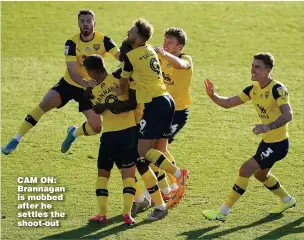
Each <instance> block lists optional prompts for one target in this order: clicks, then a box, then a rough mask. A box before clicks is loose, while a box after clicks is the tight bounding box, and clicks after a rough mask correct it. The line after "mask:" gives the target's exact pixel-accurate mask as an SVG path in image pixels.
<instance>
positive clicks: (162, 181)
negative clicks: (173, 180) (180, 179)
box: [149, 163, 170, 194]
mask: <svg viewBox="0 0 304 240" xmlns="http://www.w3.org/2000/svg"><path fill="white" fill-rule="evenodd" d="M149 166H150V168H151V169H152V170H153V172H154V174H155V176H156V177H157V181H158V183H157V184H158V187H159V188H160V190H163V189H165V191H166V192H164V193H165V194H169V192H168V191H167V190H169V191H170V186H169V184H168V181H167V178H166V174H165V171H164V170H162V169H160V168H158V167H156V166H155V165H154V164H153V163H151V164H150V165H149Z"/></svg>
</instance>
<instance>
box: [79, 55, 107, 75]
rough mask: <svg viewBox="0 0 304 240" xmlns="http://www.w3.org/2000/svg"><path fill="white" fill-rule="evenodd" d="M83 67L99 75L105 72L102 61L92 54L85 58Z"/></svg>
mask: <svg viewBox="0 0 304 240" xmlns="http://www.w3.org/2000/svg"><path fill="white" fill-rule="evenodd" d="M83 65H84V66H85V68H86V69H88V70H96V71H98V72H101V73H103V72H105V71H106V68H105V65H104V60H103V58H102V56H100V55H99V54H92V55H90V56H87V57H86V58H85V59H84V60H83Z"/></svg>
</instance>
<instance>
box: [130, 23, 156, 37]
mask: <svg viewBox="0 0 304 240" xmlns="http://www.w3.org/2000/svg"><path fill="white" fill-rule="evenodd" d="M134 25H135V26H136V27H137V33H138V35H139V36H140V37H142V38H143V39H144V40H145V41H148V40H149V39H150V37H151V36H152V34H153V31H154V28H153V26H152V25H151V23H149V21H148V20H146V19H144V18H139V19H137V20H136V21H135V22H134Z"/></svg>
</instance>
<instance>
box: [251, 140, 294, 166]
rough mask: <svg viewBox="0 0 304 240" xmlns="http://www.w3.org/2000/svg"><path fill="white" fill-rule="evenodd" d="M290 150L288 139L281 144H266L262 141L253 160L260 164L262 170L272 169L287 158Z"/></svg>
mask: <svg viewBox="0 0 304 240" xmlns="http://www.w3.org/2000/svg"><path fill="white" fill-rule="evenodd" d="M288 150H289V140H288V138H287V139H285V140H283V141H281V142H274V143H265V142H264V141H262V142H261V143H260V145H259V147H258V150H257V151H256V154H255V155H254V156H253V158H254V159H255V160H256V161H257V162H258V164H259V165H260V167H261V169H265V168H271V167H272V166H273V165H274V164H275V162H277V161H279V160H281V159H283V158H284V157H286V155H287V153H288Z"/></svg>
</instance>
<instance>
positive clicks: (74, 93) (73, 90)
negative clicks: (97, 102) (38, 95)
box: [51, 78, 92, 112]
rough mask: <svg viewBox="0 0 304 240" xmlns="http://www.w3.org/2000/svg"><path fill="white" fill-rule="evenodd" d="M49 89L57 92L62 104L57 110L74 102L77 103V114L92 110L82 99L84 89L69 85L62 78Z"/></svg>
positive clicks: (88, 102) (88, 103) (85, 100)
mask: <svg viewBox="0 0 304 240" xmlns="http://www.w3.org/2000/svg"><path fill="white" fill-rule="evenodd" d="M51 89H52V90H55V91H56V92H58V93H59V95H60V97H61V101H62V103H61V105H60V106H59V107H57V108H62V107H63V106H65V105H66V104H67V103H68V102H69V101H71V100H75V101H76V102H78V103H79V106H78V110H79V112H82V111H85V110H89V109H92V105H91V104H90V101H88V100H87V99H84V98H83V93H84V89H82V88H79V87H76V86H74V85H71V84H69V83H68V82H67V81H65V80H64V78H61V79H60V80H59V82H58V83H57V84H55V85H54V86H53V87H52V88H51Z"/></svg>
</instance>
